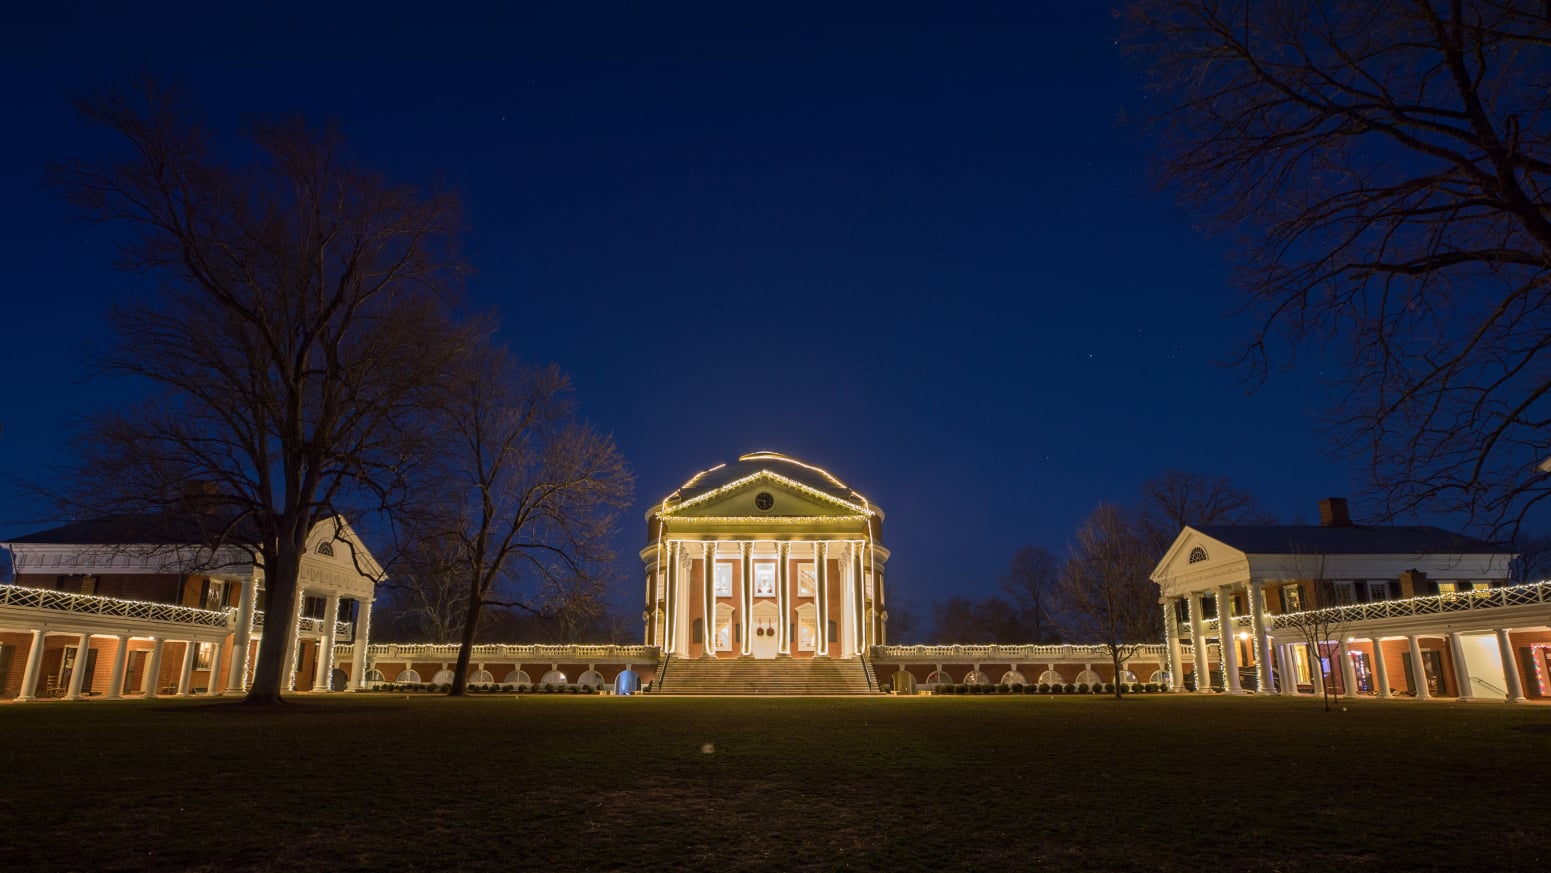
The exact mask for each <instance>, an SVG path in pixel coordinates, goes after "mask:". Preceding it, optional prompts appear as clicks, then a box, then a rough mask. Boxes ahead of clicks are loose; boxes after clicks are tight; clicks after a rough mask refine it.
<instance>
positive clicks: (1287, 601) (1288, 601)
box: [1282, 582, 1303, 612]
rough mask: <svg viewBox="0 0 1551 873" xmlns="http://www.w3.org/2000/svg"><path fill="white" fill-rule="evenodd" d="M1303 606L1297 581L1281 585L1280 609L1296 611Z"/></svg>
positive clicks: (1301, 593)
mask: <svg viewBox="0 0 1551 873" xmlns="http://www.w3.org/2000/svg"><path fill="white" fill-rule="evenodd" d="M1302 608H1303V592H1302V590H1300V589H1299V588H1298V583H1297V582H1293V583H1291V584H1289V585H1283V586H1282V611H1283V612H1297V611H1298V610H1300V609H1302Z"/></svg>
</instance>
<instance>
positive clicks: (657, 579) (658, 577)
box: [652, 573, 666, 600]
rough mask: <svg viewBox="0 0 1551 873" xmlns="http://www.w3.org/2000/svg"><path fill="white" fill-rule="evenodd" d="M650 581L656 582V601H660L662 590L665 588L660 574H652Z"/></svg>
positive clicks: (664, 582) (663, 579)
mask: <svg viewBox="0 0 1551 873" xmlns="http://www.w3.org/2000/svg"><path fill="white" fill-rule="evenodd" d="M652 579H653V580H654V581H655V582H656V588H657V599H658V600H661V599H662V598H663V588H664V587H665V586H666V581H665V578H664V576H663V574H661V573H653V574H652Z"/></svg>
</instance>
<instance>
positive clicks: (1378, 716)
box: [0, 695, 1551, 871]
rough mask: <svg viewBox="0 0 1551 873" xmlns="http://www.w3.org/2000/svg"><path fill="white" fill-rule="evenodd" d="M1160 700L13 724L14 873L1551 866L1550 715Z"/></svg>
mask: <svg viewBox="0 0 1551 873" xmlns="http://www.w3.org/2000/svg"><path fill="white" fill-rule="evenodd" d="M1347 707H1348V709H1347V711H1345V712H1331V713H1327V712H1325V711H1324V710H1323V709H1322V708H1321V707H1320V705H1319V704H1318V703H1310V702H1309V701H1306V700H1297V701H1285V700H1277V699H1274V698H1271V699H1251V698H1237V699H1228V698H1223V697H1213V698H1198V697H1194V696H1187V695H1169V696H1164V695H1141V696H1137V697H1135V698H1131V699H1128V700H1126V701H1123V702H1116V701H1114V700H1111V699H1106V698H1090V697H1080V698H1079V697H1036V696H1019V697H978V696H976V697H950V698H943V697H924V696H923V697H913V698H884V697H879V698H867V699H842V698H827V699H765V700H761V699H672V698H653V697H650V696H645V697H635V698H628V699H625V698H607V697H569V696H565V697H560V696H544V695H540V696H523V697H521V698H517V697H512V696H501V697H476V698H472V699H468V700H447V699H444V698H437V697H427V696H417V697H414V698H412V699H405V698H403V697H402V696H399V697H391V696H379V695H349V696H343V695H342V696H339V697H330V698H326V699H318V698H311V699H309V698H305V697H298V698H295V699H294V700H293V702H292V703H291V704H288V705H286V706H283V707H278V708H275V709H272V710H271V709H266V710H258V711H250V710H249V709H247V708H244V707H241V706H235V705H232V704H214V705H212V704H209V703H204V702H184V701H145V702H127V703H116V704H108V703H101V702H90V703H75V704H71V703H42V704H27V705H20V706H3V707H0V773H3V774H4V775H3V782H0V825H3V836H0V870H6V871H21V870H49V871H67V870H80V871H99V870H198V871H217V870H220V871H226V870H237V871H301V870H438V871H439V870H513V871H517V870H536V871H537V870H543V871H548V870H651V871H658V870H716V871H731V870H831V869H834V870H888V871H894V870H960V869H964V870H974V869H978V870H1025V869H1037V868H1049V869H1093V870H1128V869H1129V870H1182V871H1184V870H1188V871H1197V870H1202V869H1216V870H1319V871H1333V870H1348V869H1353V868H1356V867H1358V866H1359V865H1360V866H1361V867H1363V868H1365V869H1367V870H1370V871H1371V870H1418V869H1436V870H1455V869H1474V870H1484V869H1517V870H1544V869H1547V867H1548V866H1551V823H1548V821H1547V818H1546V814H1545V812H1544V807H1543V805H1542V797H1541V794H1540V792H1541V791H1542V790H1544V788H1545V783H1546V777H1547V773H1548V764H1551V707H1541V706H1523V707H1509V706H1506V705H1484V704H1476V705H1469V704H1437V703H1419V702H1415V701H1396V702H1393V703H1385V704H1380V703H1375V702H1359V703H1349V704H1347Z"/></svg>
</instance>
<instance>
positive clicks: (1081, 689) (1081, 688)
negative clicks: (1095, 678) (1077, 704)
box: [1077, 682, 1088, 694]
mask: <svg viewBox="0 0 1551 873" xmlns="http://www.w3.org/2000/svg"><path fill="white" fill-rule="evenodd" d="M1077 693H1078V694H1087V693H1088V683H1086V682H1079V683H1077Z"/></svg>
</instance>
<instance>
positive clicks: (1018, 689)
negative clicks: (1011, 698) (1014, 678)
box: [1002, 682, 1023, 694]
mask: <svg viewBox="0 0 1551 873" xmlns="http://www.w3.org/2000/svg"><path fill="white" fill-rule="evenodd" d="M1002 690H1003V691H1011V692H1012V693H1014V694H1022V693H1023V683H1022V682H1014V683H1013V684H1012V685H1011V686H1010V687H1009V686H1007V685H1003V686H1002Z"/></svg>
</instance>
